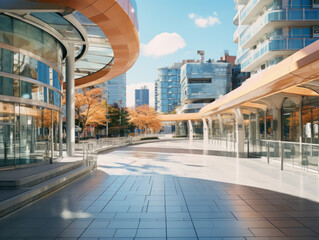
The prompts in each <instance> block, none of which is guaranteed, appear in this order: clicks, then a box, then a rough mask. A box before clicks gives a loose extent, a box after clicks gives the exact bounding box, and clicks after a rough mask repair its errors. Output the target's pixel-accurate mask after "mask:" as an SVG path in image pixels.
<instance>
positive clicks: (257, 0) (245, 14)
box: [240, 0, 272, 25]
mask: <svg viewBox="0 0 319 240" xmlns="http://www.w3.org/2000/svg"><path fill="white" fill-rule="evenodd" d="M271 2H272V0H251V1H250V2H249V3H248V4H247V5H246V6H245V7H244V8H243V9H242V10H241V11H240V21H241V25H248V24H250V23H251V22H253V21H254V20H255V19H256V18H257V17H258V14H259V13H260V11H261V10H262V9H263V8H264V7H265V6H268V5H269V4H270V3H271Z"/></svg>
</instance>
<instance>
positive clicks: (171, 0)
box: [126, 0, 237, 107]
mask: <svg viewBox="0 0 319 240" xmlns="http://www.w3.org/2000/svg"><path fill="white" fill-rule="evenodd" d="M136 3H137V17H138V22H139V38H140V46H141V49H140V56H139V58H138V60H137V61H136V63H135V65H134V66H133V67H132V68H131V69H130V70H129V71H128V72H127V80H126V81H127V103H126V105H127V106H128V107H132V106H134V94H135V91H134V89H135V88H140V87H141V86H143V85H146V86H148V87H149V89H150V106H151V107H154V83H155V80H156V78H157V69H158V68H160V67H166V66H171V65H172V64H173V63H175V62H181V61H182V60H184V59H199V55H197V54H196V52H197V50H204V51H205V59H206V60H208V59H209V58H210V59H214V60H218V59H219V58H220V57H221V56H223V54H224V50H228V51H229V53H230V55H236V52H237V45H236V44H235V43H234V42H233V34H234V32H235V30H236V26H235V25H234V24H233V18H234V16H235V14H236V11H235V9H234V8H235V4H234V1H233V0H136Z"/></svg>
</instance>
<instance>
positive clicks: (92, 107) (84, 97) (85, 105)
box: [75, 88, 106, 128]
mask: <svg viewBox="0 0 319 240" xmlns="http://www.w3.org/2000/svg"><path fill="white" fill-rule="evenodd" d="M82 91H83V93H78V92H77V93H75V118H76V119H78V120H79V122H80V123H81V124H82V127H83V128H84V127H85V126H88V125H96V126H97V125H105V123H106V102H105V101H102V89H101V88H93V89H90V90H86V89H82Z"/></svg>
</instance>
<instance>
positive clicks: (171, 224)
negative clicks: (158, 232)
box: [167, 220, 193, 229]
mask: <svg viewBox="0 0 319 240" xmlns="http://www.w3.org/2000/svg"><path fill="white" fill-rule="evenodd" d="M167 228H179V229H181V228H183V229H185V228H193V224H192V222H191V221H170V220H169V221H167Z"/></svg>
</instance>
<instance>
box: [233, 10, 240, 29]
mask: <svg viewBox="0 0 319 240" xmlns="http://www.w3.org/2000/svg"><path fill="white" fill-rule="evenodd" d="M233 23H234V25H236V26H238V24H239V12H237V13H236V15H235V17H234V19H233Z"/></svg>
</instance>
